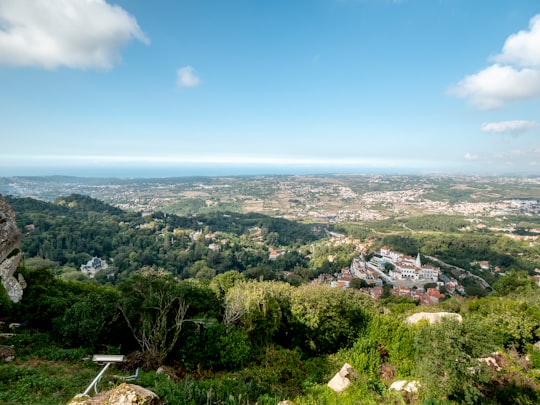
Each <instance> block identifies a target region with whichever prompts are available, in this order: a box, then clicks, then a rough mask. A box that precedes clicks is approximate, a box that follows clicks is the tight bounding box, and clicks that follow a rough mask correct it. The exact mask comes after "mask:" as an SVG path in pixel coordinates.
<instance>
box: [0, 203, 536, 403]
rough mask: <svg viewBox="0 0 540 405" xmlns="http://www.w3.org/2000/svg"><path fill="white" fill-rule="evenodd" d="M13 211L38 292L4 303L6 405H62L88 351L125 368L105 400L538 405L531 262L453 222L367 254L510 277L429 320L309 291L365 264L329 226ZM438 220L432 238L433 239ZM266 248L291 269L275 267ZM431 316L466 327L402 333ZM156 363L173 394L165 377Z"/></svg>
mask: <svg viewBox="0 0 540 405" xmlns="http://www.w3.org/2000/svg"><path fill="white" fill-rule="evenodd" d="M10 203H11V205H12V206H13V208H14V209H15V211H16V212H17V220H18V223H19V226H20V227H21V229H23V232H24V233H25V236H24V238H23V247H22V250H23V251H24V252H25V257H26V260H25V262H24V265H23V267H22V268H20V272H21V274H23V276H24V278H25V280H26V282H27V284H28V287H27V288H26V289H25V292H24V298H23V300H22V301H21V302H20V303H18V304H13V303H11V302H10V301H9V299H8V298H7V296H6V295H5V294H4V293H3V291H2V295H0V318H1V320H2V321H4V322H6V325H7V324H8V323H10V322H19V323H21V324H22V325H21V328H20V329H17V330H15V333H16V335H15V336H14V337H10V338H8V339H9V340H6V342H7V344H10V345H14V347H15V350H16V352H17V358H16V360H15V361H14V362H11V363H5V364H2V365H1V366H0V402H5V403H19V404H55V403H58V404H61V403H65V402H66V401H67V400H68V399H69V398H71V397H72V396H74V395H75V394H77V393H79V392H81V391H82V390H84V388H85V387H86V385H87V384H88V383H89V382H90V381H91V379H92V378H93V377H94V376H95V375H96V374H97V371H98V367H97V366H96V365H95V364H93V363H92V362H91V361H82V360H83V358H85V357H86V356H88V355H90V354H92V353H108V354H118V353H122V354H127V355H128V361H127V362H126V363H125V364H122V365H119V366H118V368H117V369H116V370H114V371H111V373H109V374H107V376H106V377H105V378H104V380H103V381H102V382H101V384H100V389H105V388H106V387H107V386H108V384H107V382H108V381H110V382H111V383H116V382H117V380H116V379H115V378H114V377H113V374H117V375H128V374H132V373H133V372H134V370H135V369H136V368H137V367H140V368H141V370H142V371H141V375H140V377H139V380H138V382H137V383H138V384H141V385H143V386H146V387H149V388H150V389H152V390H154V391H155V392H156V393H157V394H158V395H160V397H161V398H163V399H164V400H165V402H166V403H170V404H206V403H208V404H256V403H257V404H276V403H277V402H279V401H280V400H284V399H289V400H292V401H294V403H295V404H359V403H362V404H364V403H366V404H369V403H389V404H406V403H415V404H416V403H423V404H445V403H469V404H484V403H486V404H489V403H519V404H535V403H538V402H539V401H540V385H539V384H540V373H539V369H540V349H539V348H538V347H537V346H535V343H536V342H537V341H538V340H540V300H539V298H540V290H539V289H538V288H537V286H536V283H535V282H534V280H533V279H531V278H529V272H531V273H532V272H533V270H534V266H535V265H536V263H537V262H536V261H535V260H538V255H537V253H535V252H536V251H535V250H534V249H535V247H534V246H525V245H521V244H520V242H518V241H513V240H508V241H507V240H506V239H504V238H503V237H502V236H496V237H494V236H493V235H489V234H482V233H478V232H470V233H467V232H465V233H462V232H455V229H454V227H460V226H461V224H460V223H459V221H458V220H456V219H450V220H449V222H448V223H449V227H451V228H452V229H454V230H452V231H449V232H445V231H443V230H442V229H441V228H443V225H442V222H444V221H441V219H436V218H425V219H417V220H416V221H417V222H416V223H415V222H414V221H409V222H408V224H407V226H408V228H410V229H415V228H417V227H420V228H422V232H418V233H416V232H413V231H412V230H407V229H406V230H403V228H401V231H400V232H399V233H393V231H389V232H382V231H375V232H372V233H371V234H370V235H369V238H370V243H371V244H372V245H371V246H372V247H376V246H378V245H382V244H389V245H390V246H392V248H393V249H395V250H398V251H399V250H400V251H403V252H404V253H408V252H412V253H413V254H416V253H417V252H418V251H421V252H422V254H424V255H433V256H436V257H438V258H444V259H446V260H448V261H449V262H450V263H457V264H462V265H465V264H467V266H470V262H472V261H473V260H477V259H478V257H479V255H482V259H489V260H492V261H493V262H494V263H497V264H498V265H500V266H501V267H502V269H503V270H504V271H503V273H505V275H504V276H495V275H494V276H493V279H490V283H491V285H492V287H493V290H492V291H489V292H488V291H483V294H479V295H486V296H485V297H481V298H478V297H459V296H458V297H454V298H450V299H448V300H446V301H443V302H441V303H440V304H438V305H436V306H432V307H429V308H421V307H419V306H418V305H417V304H416V303H415V302H414V301H411V300H409V299H403V298H394V297H391V296H387V297H386V298H383V299H381V300H379V301H373V300H372V299H371V298H370V297H369V296H368V295H366V294H364V293H362V292H360V291H359V290H356V289H354V288H350V289H347V290H342V289H337V288H331V287H329V286H327V285H318V286H317V285H311V284H309V283H308V282H309V280H311V279H313V278H315V277H316V276H317V275H318V274H320V273H323V272H324V273H333V272H334V271H337V270H339V269H340V268H341V267H343V266H346V265H348V264H350V260H351V259H352V257H354V256H355V255H357V254H358V252H357V251H355V247H354V246H351V245H348V244H341V245H339V246H334V245H332V244H330V243H328V240H327V239H326V230H325V229H326V228H325V226H323V225H317V224H309V225H307V224H298V223H295V222H291V221H287V220H284V219H276V218H271V217H265V216H262V215H260V214H250V215H241V214H234V213H211V214H204V215H197V216H188V217H178V216H175V215H166V214H164V213H160V212H157V213H154V214H152V215H149V216H142V215H140V214H138V213H133V212H125V211H122V210H119V209H117V208H114V207H111V206H109V205H107V204H103V203H101V202H99V201H97V200H94V199H90V198H88V197H83V196H79V195H72V196H70V197H64V198H60V199H58V200H57V201H56V202H55V203H44V202H40V201H37V200H33V199H19V198H11V199H10ZM426 221H428V223H429V221H434V222H436V223H437V224H439V225H438V229H436V230H434V231H431V232H428V233H424V232H425V231H426V230H429V226H428V225H425V223H426ZM30 224H32V225H33V227H31V228H29V227H27V225H30ZM329 230H330V229H329ZM334 230H336V229H334ZM357 230H358V228H356V229H353V228H352V227H351V228H348V229H345V228H342V229H341V231H342V232H347V233H349V234H351V235H352V234H354V232H356V231H357ZM362 232H363V231H362ZM207 236H208V237H207ZM43 244H45V245H46V248H43ZM212 244H213V245H215V246H213V248H211V245H212ZM216 246H218V247H219V248H216ZM271 248H272V249H278V250H282V251H283V255H282V256H280V257H278V258H276V259H275V260H271V259H270V258H269V249H271ZM213 249H215V250H213ZM517 252H519V253H520V254H517ZM329 255H332V256H335V257H334V258H333V259H334V260H333V261H329V260H328V256H329ZM445 255H446V256H445ZM535 255H536V256H535ZM92 256H99V257H102V258H105V259H107V260H108V262H109V263H110V267H109V268H108V269H106V270H104V271H102V272H98V273H97V275H96V277H95V278H94V279H88V278H87V277H86V276H83V275H82V274H81V272H80V271H79V270H78V268H79V266H80V265H81V264H83V263H86V261H87V260H89V259H90V258H92ZM111 259H112V260H111ZM452 260H454V261H455V262H452ZM468 268H469V267H468ZM484 276H485V275H484ZM421 310H423V311H431V312H434V311H449V312H456V313H459V314H460V315H461V316H462V317H463V322H462V323H458V322H455V321H452V320H443V321H442V322H440V323H438V324H433V325H429V324H428V323H425V322H424V323H422V322H421V323H419V324H416V325H408V324H406V323H405V318H406V317H407V316H408V315H410V314H412V313H414V312H418V311H421ZM493 352H498V353H500V357H501V358H502V368H501V369H500V370H496V369H493V368H491V367H489V366H488V365H487V363H486V362H485V361H482V360H480V359H481V358H483V357H484V356H486V355H489V354H490V353H493ZM344 363H349V364H351V365H352V366H353V367H354V368H355V369H356V370H357V372H358V377H357V378H356V379H355V381H354V383H353V385H352V386H351V387H350V388H348V389H347V390H346V391H344V392H343V393H341V394H336V393H335V392H334V391H332V390H331V389H330V388H328V387H327V386H326V383H327V382H328V381H329V379H330V378H331V377H332V376H333V375H334V374H335V373H336V372H337V371H338V370H339V369H340V368H341V366H342V365H343V364H344ZM161 365H166V366H168V367H169V368H168V370H169V373H170V374H171V376H172V378H170V379H168V378H167V377H166V376H164V375H157V374H156V373H155V370H156V369H157V367H159V366H161ZM400 379H405V380H409V381H412V380H415V381H419V384H420V389H419V391H418V392H413V393H401V392H397V391H394V390H390V389H389V386H390V384H391V383H392V382H393V381H395V380H400Z"/></svg>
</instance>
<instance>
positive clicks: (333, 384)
mask: <svg viewBox="0 0 540 405" xmlns="http://www.w3.org/2000/svg"><path fill="white" fill-rule="evenodd" d="M357 378H358V372H357V371H356V370H355V369H354V368H353V367H352V366H351V365H350V364H348V363H345V364H344V365H343V367H341V370H339V372H338V373H337V374H336V375H335V376H334V377H333V378H332V379H331V380H330V381H329V382H328V386H329V387H330V388H332V389H333V390H334V391H335V392H341V391H343V390H345V389H346V388H347V387H348V386H349V385H351V384H352V383H353V381H354V380H356V379H357Z"/></svg>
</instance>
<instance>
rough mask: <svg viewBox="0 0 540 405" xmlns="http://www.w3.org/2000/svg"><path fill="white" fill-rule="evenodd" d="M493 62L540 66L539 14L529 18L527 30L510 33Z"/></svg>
mask: <svg viewBox="0 0 540 405" xmlns="http://www.w3.org/2000/svg"><path fill="white" fill-rule="evenodd" d="M493 60H494V61H495V62H499V63H508V64H511V65H517V66H522V67H540V14H538V15H536V16H534V17H533V18H531V21H530V23H529V31H520V32H518V33H517V34H513V35H510V36H509V37H508V39H507V40H506V42H505V43H504V46H503V51H502V53H501V54H499V55H497V56H495V57H493Z"/></svg>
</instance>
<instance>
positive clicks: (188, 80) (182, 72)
mask: <svg viewBox="0 0 540 405" xmlns="http://www.w3.org/2000/svg"><path fill="white" fill-rule="evenodd" d="M176 77H177V79H176V83H177V84H178V86H180V87H196V86H198V85H199V84H200V83H201V79H200V78H199V76H197V74H196V73H195V69H193V67H191V66H184V67H181V68H180V69H178V70H177V71H176Z"/></svg>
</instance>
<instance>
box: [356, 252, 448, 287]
mask: <svg viewBox="0 0 540 405" xmlns="http://www.w3.org/2000/svg"><path fill="white" fill-rule="evenodd" d="M350 274H351V275H352V276H354V277H357V278H360V279H362V280H365V281H366V282H367V283H368V284H372V285H378V286H380V285H382V283H383V280H384V281H385V282H387V283H388V284H394V283H395V282H396V281H403V280H410V281H412V282H417V284H418V285H423V284H425V283H428V282H436V281H437V280H438V279H439V275H440V274H441V271H440V269H439V268H438V267H434V266H431V265H423V264H422V262H421V260H420V253H419V254H418V255H417V256H416V258H413V257H411V256H407V255H404V254H402V253H397V252H393V251H391V250H390V249H389V248H388V247H387V246H383V247H382V248H381V250H380V255H379V256H373V257H372V258H371V259H369V260H366V258H365V257H364V255H363V254H361V255H360V256H359V257H356V258H355V259H354V260H353V261H352V263H351V267H350Z"/></svg>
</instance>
